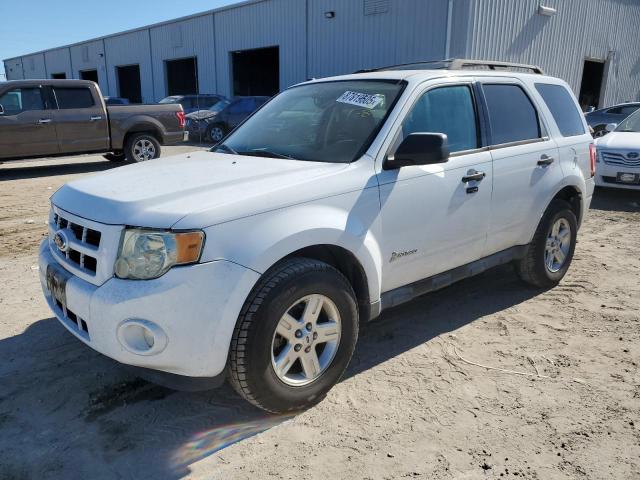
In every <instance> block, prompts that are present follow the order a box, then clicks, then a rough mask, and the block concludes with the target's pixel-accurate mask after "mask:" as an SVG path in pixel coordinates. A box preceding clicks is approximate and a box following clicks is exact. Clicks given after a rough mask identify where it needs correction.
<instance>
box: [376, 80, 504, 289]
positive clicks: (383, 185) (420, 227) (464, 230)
mask: <svg viewBox="0 0 640 480" xmlns="http://www.w3.org/2000/svg"><path fill="white" fill-rule="evenodd" d="M407 103H408V107H405V109H406V110H407V111H406V113H403V115H404V119H403V120H402V121H401V124H400V125H398V127H397V130H396V132H395V133H394V137H393V138H394V140H393V143H392V145H393V146H392V147H390V148H389V149H388V151H385V152H384V154H385V155H386V154H392V153H393V151H395V148H397V146H398V145H399V143H400V142H401V141H402V139H404V138H406V136H407V135H409V134H410V133H416V132H431V133H444V134H446V135H447V137H448V144H449V150H450V152H451V156H450V158H449V160H448V161H447V162H446V163H440V164H436V165H419V166H407V167H402V168H400V169H394V170H384V169H381V168H380V166H378V167H377V168H378V170H379V171H378V182H379V184H380V204H381V221H382V231H383V233H384V235H383V237H384V238H383V242H382V245H381V249H382V256H383V261H384V265H383V275H382V278H383V286H382V287H383V291H389V290H392V289H394V288H397V287H400V286H402V285H405V284H409V283H413V282H415V281H417V280H420V279H422V278H426V277H430V276H432V275H435V274H438V273H441V272H444V271H447V270H451V269H453V268H455V267H458V266H461V265H464V264H467V263H470V262H472V261H474V260H478V259H479V258H480V257H481V256H482V252H483V250H484V246H485V242H486V237H487V226H488V223H489V216H490V206H491V181H492V178H491V177H492V172H491V155H490V153H489V151H488V150H487V149H486V148H483V140H482V135H481V127H480V122H479V110H478V108H477V104H476V93H475V89H474V85H473V82H471V81H469V82H453V81H452V82H447V83H446V84H442V81H441V80H440V81H438V84H437V85H433V84H431V85H429V84H427V85H425V86H424V87H423V88H422V89H421V90H419V91H418V92H417V94H416V96H414V97H412V99H409V101H408V102H407ZM380 163H381V162H379V163H378V164H380ZM474 174H479V175H480V180H479V181H476V180H467V181H465V177H468V176H469V175H474Z"/></svg>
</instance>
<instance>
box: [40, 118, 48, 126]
mask: <svg viewBox="0 0 640 480" xmlns="http://www.w3.org/2000/svg"><path fill="white" fill-rule="evenodd" d="M46 123H51V119H50V118H41V119H40V120H38V124H40V125H44V124H46Z"/></svg>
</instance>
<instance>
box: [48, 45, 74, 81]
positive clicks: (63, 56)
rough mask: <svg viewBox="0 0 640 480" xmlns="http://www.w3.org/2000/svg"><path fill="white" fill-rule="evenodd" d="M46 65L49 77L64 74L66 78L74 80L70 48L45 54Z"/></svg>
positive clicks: (58, 49)
mask: <svg viewBox="0 0 640 480" xmlns="http://www.w3.org/2000/svg"><path fill="white" fill-rule="evenodd" d="M44 64H45V68H46V70H47V75H48V76H49V77H51V75H52V74H54V73H64V74H65V75H66V76H67V77H66V78H74V76H73V70H72V68H71V55H70V53H69V49H68V48H57V49H55V50H47V51H46V52H44Z"/></svg>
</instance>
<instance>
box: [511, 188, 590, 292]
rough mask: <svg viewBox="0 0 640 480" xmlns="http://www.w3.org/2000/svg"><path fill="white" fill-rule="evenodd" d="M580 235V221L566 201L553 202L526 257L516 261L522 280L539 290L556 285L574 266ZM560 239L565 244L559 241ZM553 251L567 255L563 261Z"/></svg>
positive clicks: (543, 217)
mask: <svg viewBox="0 0 640 480" xmlns="http://www.w3.org/2000/svg"><path fill="white" fill-rule="evenodd" d="M554 226H558V231H557V233H558V234H557V235H554V233H555V232H554V230H553V229H554ZM567 229H568V232H567ZM563 232H566V233H563ZM577 233H578V221H577V219H576V216H575V214H574V213H573V210H572V209H571V205H569V203H567V202H565V201H564V200H553V201H552V202H551V204H550V205H549V207H548V208H547V211H546V212H545V213H544V215H543V216H542V219H541V220H540V223H539V224H538V228H537V229H536V233H535V235H534V236H533V240H532V241H531V243H530V244H529V245H528V246H527V251H526V254H525V256H524V257H523V258H522V259H520V260H519V261H517V262H516V270H517V272H518V275H519V276H520V278H521V279H522V280H524V281H525V282H527V283H529V284H531V285H533V286H535V287H539V288H551V287H554V286H555V285H557V284H558V283H559V282H560V280H562V278H563V277H564V276H565V274H566V273H567V270H569V266H570V265H571V260H572V259H573V253H574V251H575V248H576V239H577ZM560 237H561V238H562V241H560V242H559V241H558V239H559V238H560ZM548 242H549V252H548V251H547V247H548ZM554 249H555V251H558V252H559V253H558V254H557V255H560V254H562V255H561V256H564V259H563V260H562V262H560V261H559V260H558V256H557V255H556V254H554V253H552V252H553V251H554Z"/></svg>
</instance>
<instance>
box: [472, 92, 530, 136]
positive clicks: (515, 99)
mask: <svg viewBox="0 0 640 480" xmlns="http://www.w3.org/2000/svg"><path fill="white" fill-rule="evenodd" d="M482 90H483V91H484V96H485V99H486V101H487V107H488V110H489V123H490V125H491V143H492V144H493V145H501V144H503V143H511V142H521V141H525V140H534V139H537V138H540V137H541V134H540V124H539V122H538V113H537V111H536V109H535V107H534V106H533V104H532V103H531V100H529V97H528V96H527V94H526V93H524V90H522V88H520V87H519V86H518V85H509V84H485V85H483V86H482Z"/></svg>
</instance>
